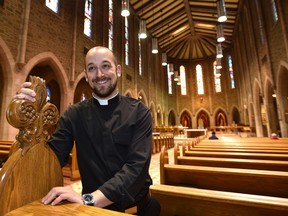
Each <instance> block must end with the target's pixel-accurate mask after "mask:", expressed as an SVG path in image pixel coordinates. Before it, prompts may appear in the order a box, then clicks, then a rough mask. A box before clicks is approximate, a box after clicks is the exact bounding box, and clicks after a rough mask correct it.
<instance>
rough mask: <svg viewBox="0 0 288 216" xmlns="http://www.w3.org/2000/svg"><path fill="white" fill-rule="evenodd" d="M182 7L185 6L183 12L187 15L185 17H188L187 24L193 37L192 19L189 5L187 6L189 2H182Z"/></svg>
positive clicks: (185, 0) (186, 0)
mask: <svg viewBox="0 0 288 216" xmlns="http://www.w3.org/2000/svg"><path fill="white" fill-rule="evenodd" d="M184 5H185V11H186V14H187V17H188V22H189V27H190V31H191V35H192V36H194V35H195V30H194V23H193V19H192V16H191V9H190V5H189V1H188V0H184Z"/></svg>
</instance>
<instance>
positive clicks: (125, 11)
mask: <svg viewBox="0 0 288 216" xmlns="http://www.w3.org/2000/svg"><path fill="white" fill-rule="evenodd" d="M129 15H130V11H129V0H122V10H121V16H123V17H128V16H129Z"/></svg>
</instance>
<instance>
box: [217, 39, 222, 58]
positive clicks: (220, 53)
mask: <svg viewBox="0 0 288 216" xmlns="http://www.w3.org/2000/svg"><path fill="white" fill-rule="evenodd" d="M216 58H223V53H222V46H221V43H218V44H217V45H216Z"/></svg>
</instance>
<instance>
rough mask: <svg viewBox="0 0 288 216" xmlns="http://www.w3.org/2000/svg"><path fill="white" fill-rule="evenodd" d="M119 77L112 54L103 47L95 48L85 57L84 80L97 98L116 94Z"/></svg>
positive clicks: (119, 70)
mask: <svg viewBox="0 0 288 216" xmlns="http://www.w3.org/2000/svg"><path fill="white" fill-rule="evenodd" d="M120 75H121V67H120V65H117V66H116V62H115V58H114V56H113V53H112V52H111V51H110V50H109V49H107V48H105V47H95V48H92V49H91V50H89V52H88V53H87V55H86V71H85V76H86V79H87V81H88V83H89V85H90V87H91V88H92V91H93V92H94V94H95V95H96V96H98V97H99V98H102V99H105V98H110V97H111V96H114V95H115V94H116V92H117V79H118V78H117V76H120Z"/></svg>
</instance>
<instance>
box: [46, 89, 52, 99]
mask: <svg viewBox="0 0 288 216" xmlns="http://www.w3.org/2000/svg"><path fill="white" fill-rule="evenodd" d="M46 93H47V97H46V101H48V102H50V101H51V90H50V88H49V87H46Z"/></svg>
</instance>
